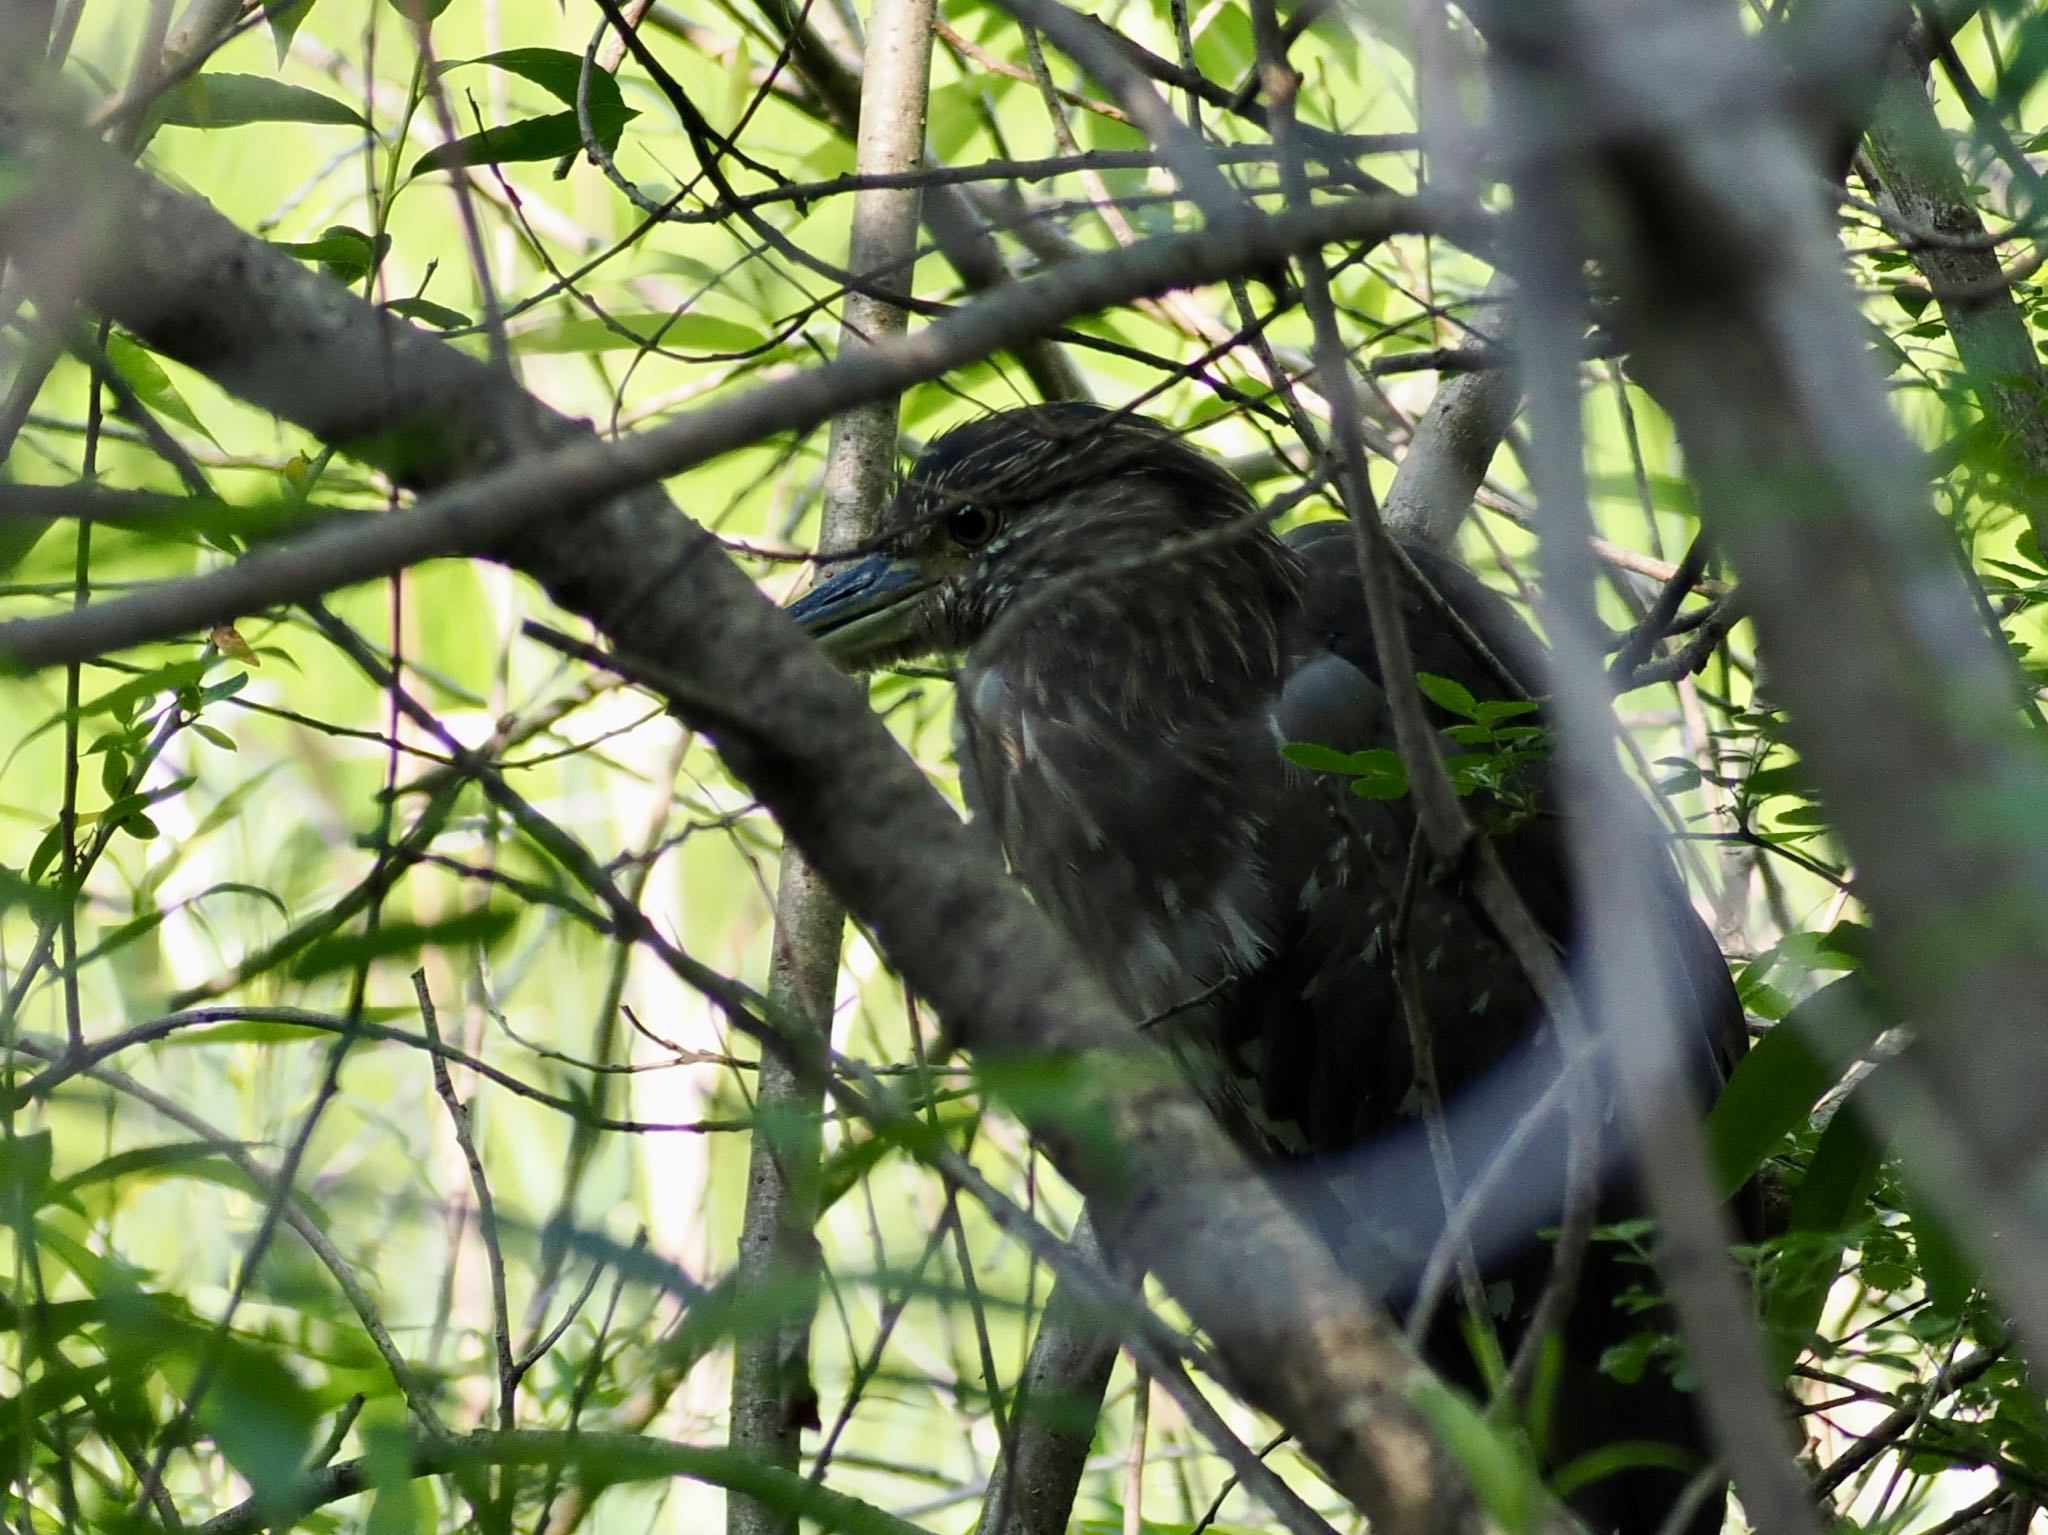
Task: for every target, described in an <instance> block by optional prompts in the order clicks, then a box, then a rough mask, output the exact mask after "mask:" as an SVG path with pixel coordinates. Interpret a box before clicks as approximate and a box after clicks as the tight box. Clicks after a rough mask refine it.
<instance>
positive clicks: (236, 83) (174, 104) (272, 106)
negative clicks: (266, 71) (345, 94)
mask: <svg viewBox="0 0 2048 1535" xmlns="http://www.w3.org/2000/svg"><path fill="white" fill-rule="evenodd" d="M158 111H159V117H158V120H159V121H160V122H162V123H163V125H164V126H165V127H167V128H239V127H242V126H244V125H245V124H248V123H341V124H345V125H347V126H349V127H354V128H368V127H369V126H370V125H369V123H368V122H367V121H365V120H364V118H363V115H362V114H361V113H360V112H358V111H357V110H356V109H355V108H354V107H352V106H350V105H349V104H348V103H347V102H345V101H336V100H335V99H334V98H333V97H332V96H323V95H322V94H321V93H320V92H318V91H315V90H309V89H307V88H306V87H305V86H303V85H291V84H288V83H287V82H285V81H283V80H273V79H270V78H269V77H267V76H265V75H233V74H204V75H194V76H193V77H192V78H191V79H189V80H186V81H184V82H183V83H182V84H180V85H177V86H175V87H174V88H172V89H171V90H169V91H167V92H165V93H164V95H163V97H162V99H161V101H160V103H159V107H158Z"/></svg>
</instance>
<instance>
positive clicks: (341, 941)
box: [292, 906, 519, 980]
mask: <svg viewBox="0 0 2048 1535" xmlns="http://www.w3.org/2000/svg"><path fill="white" fill-rule="evenodd" d="M518 917H519V914H518V913H517V912H516V911H514V910H512V909H511V908H510V907H501V906H486V907H484V908H482V909H481V910H479V911H471V912H464V913H463V914H462V915H461V916H459V917H450V918H449V919H448V920H447V921H445V922H386V923H385V924H384V925H383V926H381V927H379V928H378V929H377V931H376V932H374V933H351V934H348V935H346V936H344V937H340V938H329V939H326V940H324V941H322V942H320V943H316V944H314V945H313V946H312V947H311V948H309V949H307V950H306V952H305V953H304V954H302V955H301V956H300V957H299V961H298V963H297V964H295V965H294V966H293V967H292V975H293V978H294V979H297V980H306V979H308V978H310V977H312V976H316V975H324V974H327V973H328V972H330V971H334V970H353V969H355V968H356V967H357V966H358V965H367V964H369V963H371V962H372V961H374V960H379V959H385V958H388V957H390V956H391V955H394V954H415V953H417V952H419V951H420V950H421V949H425V948H468V947H470V946H472V945H474V944H489V943H493V942H495V941H496V940H497V939H499V938H501V937H503V936H504V935H505V933H506V932H507V931H508V930H509V929H510V928H511V926H512V924H513V923H514V922H516V921H517V920H518Z"/></svg>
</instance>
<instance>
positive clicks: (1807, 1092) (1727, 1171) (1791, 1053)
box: [1707, 1009, 1835, 1199]
mask: <svg viewBox="0 0 2048 1535" xmlns="http://www.w3.org/2000/svg"><path fill="white" fill-rule="evenodd" d="M1794 1012H1795V1015H1796V1012H1797V1009H1795V1010H1794ZM1834 1080H1835V1074H1834V1072H1832V1071H1831V1070H1829V1068H1828V1065H1827V1062H1826V1061H1824V1060H1823V1059H1822V1058H1821V1056H1820V1054H1819V1052H1818V1051H1816V1050H1815V1049H1814V1048H1813V1045H1812V1044H1811V1043H1810V1042H1809V1041H1808V1040H1807V1038H1806V1037H1805V1035H1804V1034H1802V1033H1801V1032H1800V1029H1799V1027H1798V1025H1797V1024H1796V1023H1794V1022H1793V1021H1792V1020H1791V1019H1789V1018H1788V1019H1787V1020H1786V1021H1785V1022H1782V1023H1780V1024H1779V1025H1778V1026H1777V1027H1776V1028H1774V1029H1772V1030H1771V1031H1770V1033H1768V1034H1766V1035H1764V1037H1763V1038H1762V1039H1760V1040H1758V1041H1757V1043H1756V1044H1755V1045H1754V1046H1753V1047H1752V1048H1751V1049H1750V1051H1749V1053H1748V1054H1747V1055H1745V1056H1743V1058H1742V1060H1741V1062H1740V1063H1739V1064H1738V1065H1737V1066H1736V1068H1735V1071H1734V1074H1733V1075H1732V1076H1730V1077H1729V1079H1728V1085H1727V1086H1726V1087H1725V1088H1723V1089H1722V1090H1721V1096H1720V1097H1719V1098H1718V1099H1717V1100H1716V1101H1715V1103H1714V1108H1713V1112H1712V1113H1710V1114H1708V1115H1707V1150H1708V1154H1709V1156H1710V1158H1711V1159H1712V1163H1713V1169H1714V1181H1715V1184H1716V1186H1717V1187H1718V1188H1719V1189H1720V1191H1721V1197H1722V1198H1724V1199H1726V1198H1728V1197H1729V1196H1731V1195H1733V1194H1734V1192H1735V1191H1736V1190H1737V1189H1739V1188H1741V1187H1742V1185H1743V1184H1745V1183H1747V1182H1748V1181H1749V1180H1750V1179H1751V1178H1752V1177H1754V1176H1755V1174H1756V1170H1757V1169H1758V1168H1760V1167H1762V1166H1763V1165H1764V1160H1765V1159H1766V1158H1767V1157H1769V1156H1770V1154H1771V1153H1772V1152H1773V1151H1775V1150H1777V1148H1778V1146H1779V1145H1780V1143H1782V1142H1783V1141H1784V1139H1785V1137H1786V1136H1787V1135H1789V1134H1791V1133H1792V1131H1793V1130H1795V1129H1797V1128H1798V1127H1799V1126H1800V1125H1802V1124H1804V1123H1805V1122H1806V1116H1807V1114H1808V1113H1810V1112H1811V1111H1812V1109H1813V1106H1814V1104H1815V1103H1816V1102H1817V1101H1819V1098H1820V1095H1821V1094H1822V1093H1824V1092H1826V1091H1827V1090H1828V1088H1829V1087H1830V1086H1832V1085H1833V1083H1834Z"/></svg>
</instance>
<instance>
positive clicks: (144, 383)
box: [107, 336, 220, 448]
mask: <svg viewBox="0 0 2048 1535" xmlns="http://www.w3.org/2000/svg"><path fill="white" fill-rule="evenodd" d="M107 361H108V362H109V363H111V364H112V365H113V368H114V371H115V372H116V373H118V374H120V375H121V377H122V378H123V379H124V380H126V381H127V384H128V387H129V388H130V389H133V390H134V391H135V397H136V398H137V399H138V400H140V401H141V402H142V403H143V404H144V405H145V406H147V407H148V408H149V409H150V410H152V411H154V412H155V413H156V414H157V415H159V416H168V417H170V419H171V420H173V421H175V422H177V423H178V424H179V425H180V426H188V427H190V428H191V429H192V430H193V431H195V432H197V433H199V435H200V436H202V437H204V438H205V439H206V440H207V441H208V442H210V443H212V444H213V445H214V446H215V447H216V448H217V447H219V446H220V443H219V441H218V440H217V439H216V438H215V437H214V435H213V433H211V432H209V431H208V430H207V429H206V428H205V427H204V426H203V425H202V424H201V423H200V420H199V417H198V416H196V415H194V414H193V412H192V407H191V406H190V405H187V404H186V403H185V397H184V396H183V395H182V394H180V393H179V392H178V386H177V385H176V384H174V383H172V382H171V376H170V374H168V373H166V372H165V371H164V370H163V367H162V365H161V364H159V363H158V362H157V360H156V359H155V358H154V357H152V356H150V355H149V353H148V352H146V351H144V350H143V348H142V347H141V346H140V345H139V344H137V343H136V342H134V341H131V340H129V339H128V337H126V336H109V337H108V338H107Z"/></svg>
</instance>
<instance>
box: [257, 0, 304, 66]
mask: <svg viewBox="0 0 2048 1535" xmlns="http://www.w3.org/2000/svg"><path fill="white" fill-rule="evenodd" d="M312 9H313V0H270V5H269V8H268V9H267V10H265V12H264V14H263V19H264V20H265V21H266V22H268V23H269V24H270V40H271V41H272V42H273V43H274V44H276V46H277V62H278V63H280V64H282V63H283V62H284V61H285V58H286V57H287V56H288V55H289V54H290V53H291V51H292V39H293V38H294V37H296V36H297V35H298V31H299V27H300V26H301V25H302V24H303V23H304V22H305V20H306V13H307V12H308V11H310V10H312Z"/></svg>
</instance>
